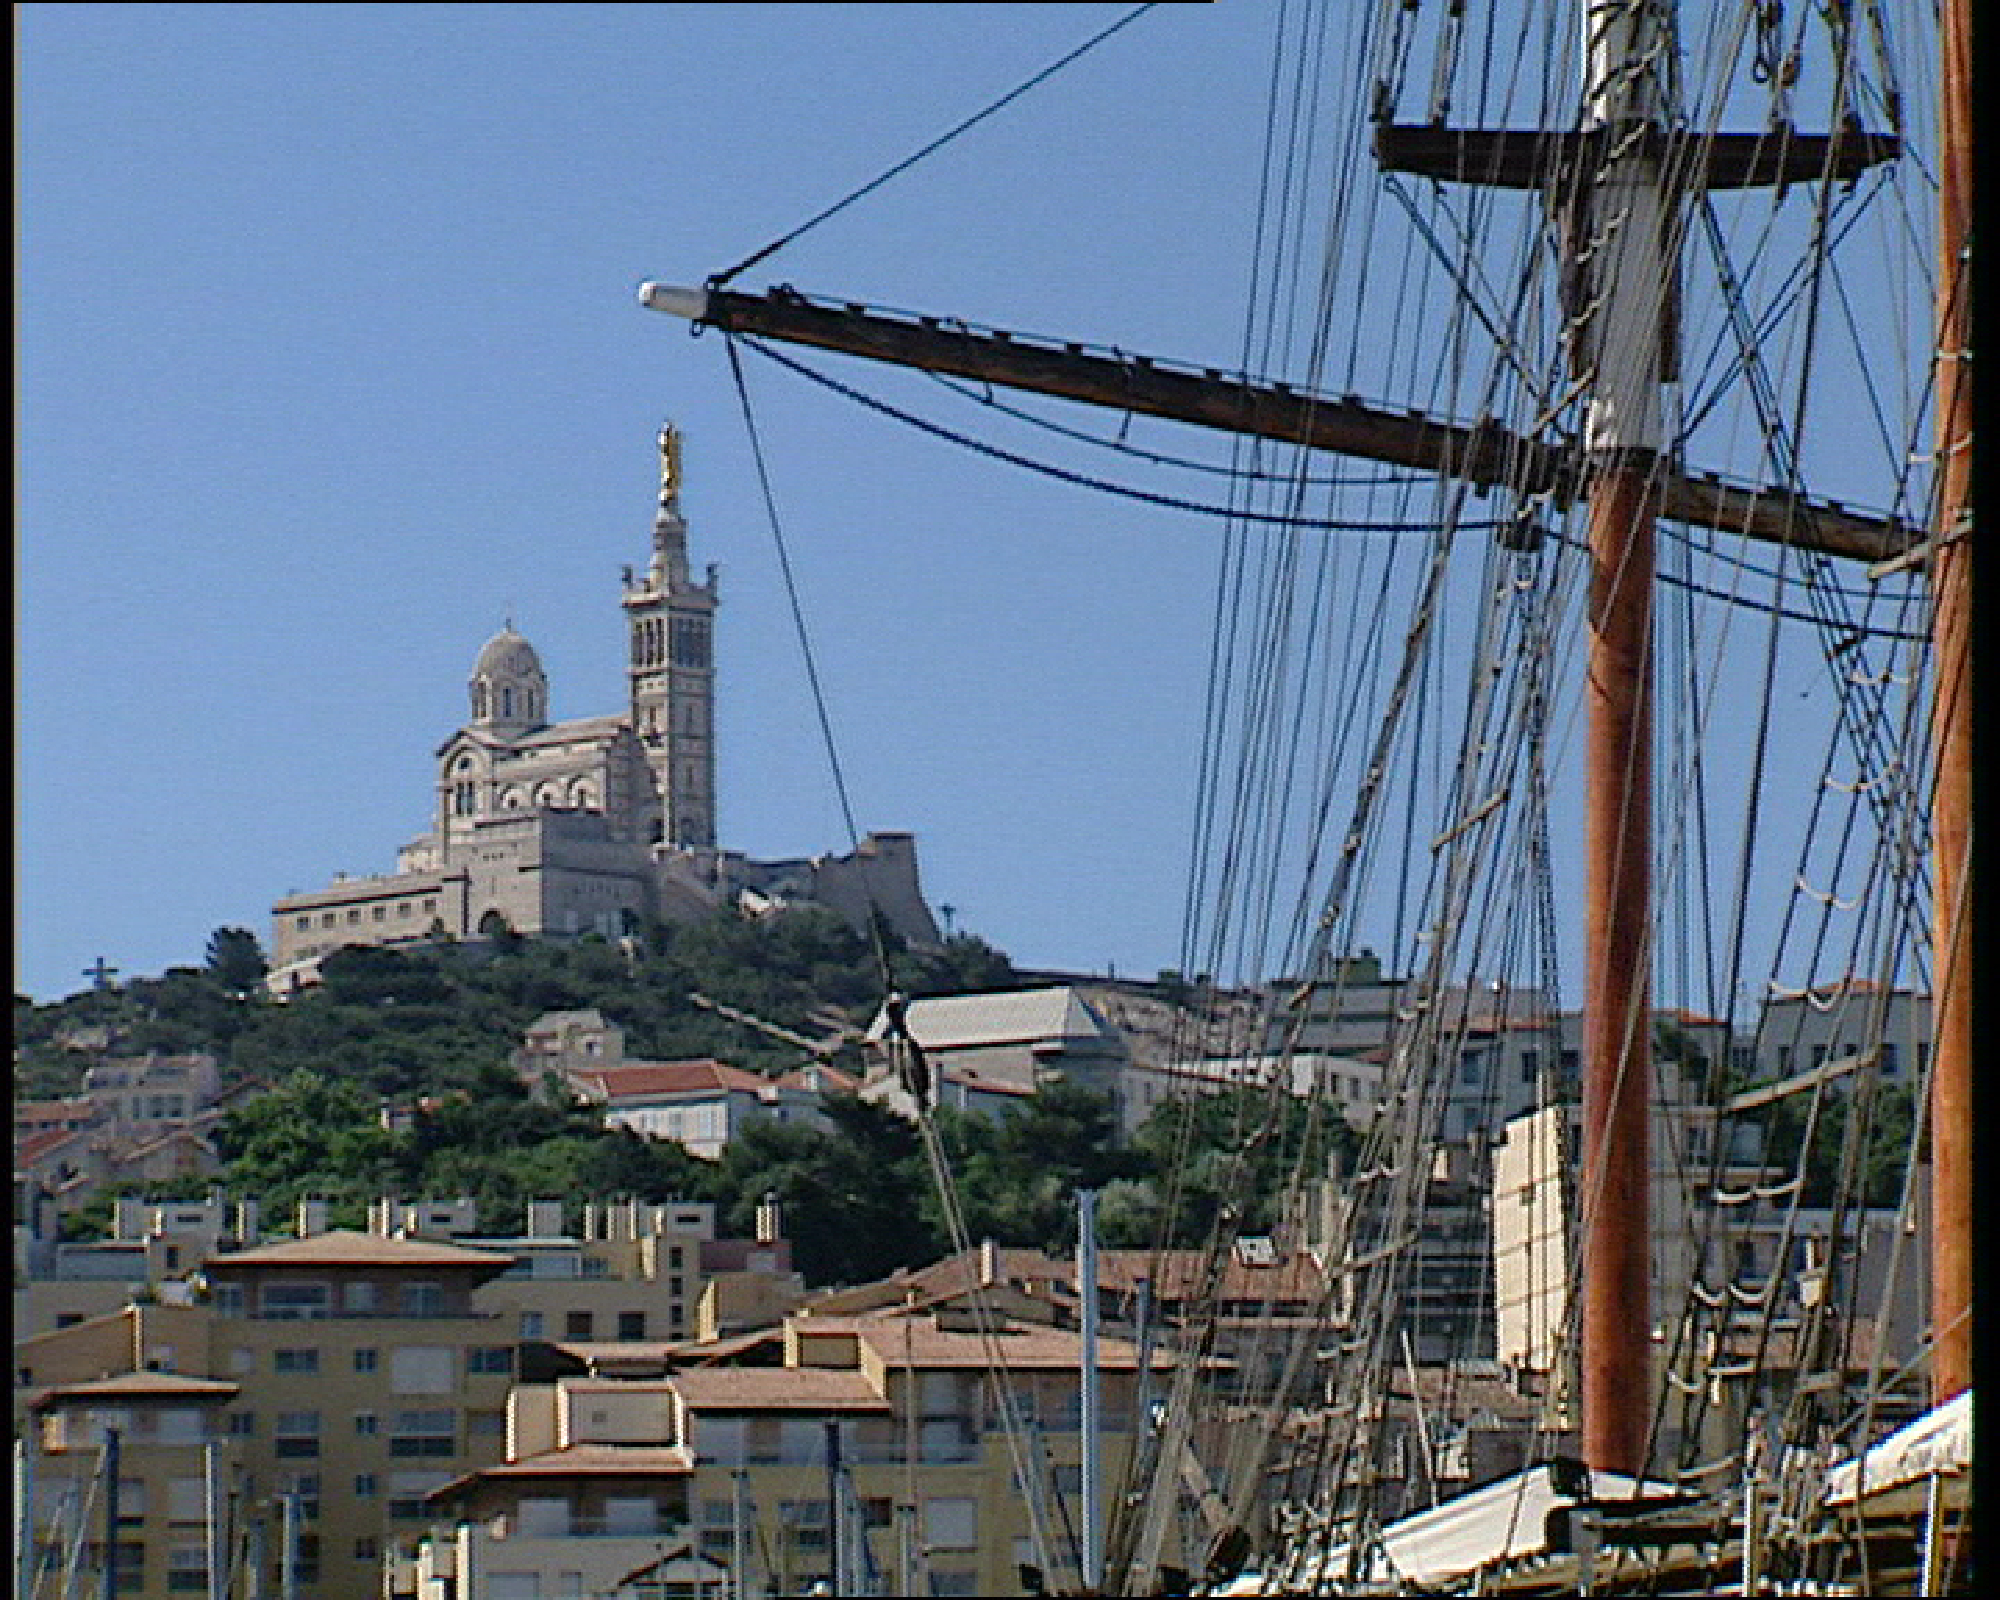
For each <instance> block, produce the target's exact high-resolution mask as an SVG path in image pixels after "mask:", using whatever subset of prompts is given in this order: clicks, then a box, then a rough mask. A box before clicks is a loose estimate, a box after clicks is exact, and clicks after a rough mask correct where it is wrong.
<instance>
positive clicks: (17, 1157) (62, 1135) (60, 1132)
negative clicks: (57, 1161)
mask: <svg viewBox="0 0 2000 1600" xmlns="http://www.w3.org/2000/svg"><path fill="white" fill-rule="evenodd" d="M91 1132H92V1130H90V1129H87V1128H40V1129H37V1130H36V1131H35V1132H33V1133H31V1134H28V1135H26V1136H25V1137H23V1138H19V1139H16V1140H15V1141H14V1170H15V1171H17V1172H18V1171H20V1170H21V1169H22V1168H23V1167H30V1166H33V1165H34V1164H35V1163H36V1162H37V1161H41V1160H44V1159H46V1158H47V1157H49V1156H52V1155H54V1154H55V1153H56V1152H57V1151H58V1150H60V1149H62V1147H63V1146H64V1145H67V1144H71V1143H74V1144H75V1145H77V1147H78V1148H79V1149H88V1148H89V1147H90V1134H91Z"/></svg>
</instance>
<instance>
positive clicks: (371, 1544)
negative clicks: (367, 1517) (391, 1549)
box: [354, 1534, 382, 1561]
mask: <svg viewBox="0 0 2000 1600" xmlns="http://www.w3.org/2000/svg"><path fill="white" fill-rule="evenodd" d="M381 1554H382V1546H381V1545H380V1544H378V1543H377V1542H376V1541H375V1540H373V1539H370V1538H368V1537H367V1536H366V1535H365V1534H364V1535H363V1536H362V1537H361V1538H359V1539H356V1540H355V1541H354V1559H355V1560H356V1561H374V1560H377V1559H379V1558H380V1556H381Z"/></svg>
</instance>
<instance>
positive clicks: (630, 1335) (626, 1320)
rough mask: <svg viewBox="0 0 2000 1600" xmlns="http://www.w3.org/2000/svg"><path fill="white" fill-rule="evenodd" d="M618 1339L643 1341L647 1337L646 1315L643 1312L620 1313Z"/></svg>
mask: <svg viewBox="0 0 2000 1600" xmlns="http://www.w3.org/2000/svg"><path fill="white" fill-rule="evenodd" d="M618 1337H619V1338H621V1339H643V1338H645V1337H646V1313H645V1312H643V1311H621V1312H619V1313H618Z"/></svg>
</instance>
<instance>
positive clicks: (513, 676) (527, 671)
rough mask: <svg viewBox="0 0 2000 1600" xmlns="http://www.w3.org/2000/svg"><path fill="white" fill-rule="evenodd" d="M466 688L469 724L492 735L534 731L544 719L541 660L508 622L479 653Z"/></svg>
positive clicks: (545, 691) (546, 683)
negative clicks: (469, 696) (469, 716)
mask: <svg viewBox="0 0 2000 1600" xmlns="http://www.w3.org/2000/svg"><path fill="white" fill-rule="evenodd" d="M470 687H471V690H472V720H473V722H474V723H475V724H477V725H479V726H481V727H485V728H488V729H490V730H492V731H493V732H495V733H503V734H504V733H510V732H514V733H518V732H524V731H526V730H528V729H531V728H538V727H540V726H541V725H542V720H543V718H544V717H546V716H547V715H548V705H549V680H548V675H547V674H546V673H544V672H543V671H542V661H541V657H539V656H537V655H536V654H535V647H534V646H533V645H531V644H529V643H528V641H527V640H526V639H523V638H522V637H521V636H520V635H519V634H518V633H516V632H515V631H514V625H513V624H512V623H511V622H510V623H509V624H508V625H507V626H506V627H504V628H502V629H501V630H500V631H499V632H498V633H496V634H494V635H493V637H492V638H490V639H488V640H487V641H486V643H485V645H484V646H483V647H482V648H481V649H480V652H479V659H478V661H476V662H474V663H473V667H472V682H471V685H470Z"/></svg>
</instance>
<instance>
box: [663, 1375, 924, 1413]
mask: <svg viewBox="0 0 2000 1600" xmlns="http://www.w3.org/2000/svg"><path fill="white" fill-rule="evenodd" d="M668 1381H669V1382H670V1383H671V1384H672V1385H673V1387H674V1388H675V1389H676V1390H678V1391H679V1393H680V1396H681V1398H682V1399H683V1400H685V1401H686V1402H687V1405H688V1408H689V1409H690V1410H692V1411H815V1412H818V1411H882V1412H886V1411H887V1410H888V1409H889V1402H888V1401H887V1400H886V1399H885V1398H884V1397H883V1396H882V1395H881V1394H879V1393H878V1392H877V1391H876V1389H875V1386H874V1385H873V1384H871V1383H870V1382H869V1381H868V1380H867V1379H866V1378H864V1377H863V1376H862V1375H861V1374H860V1373H859V1372H856V1371H853V1370H851V1369H846V1368H840V1367H696V1368H693V1369H691V1370H689V1371H686V1372H677V1373H675V1374H674V1375H673V1377H672V1378H671V1379H669V1380H668Z"/></svg>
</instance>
